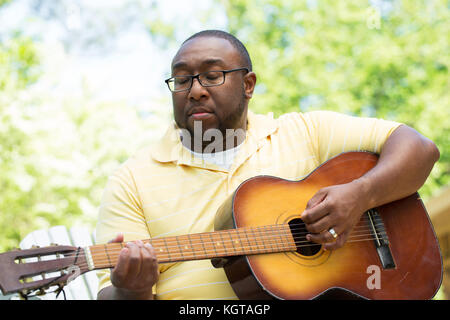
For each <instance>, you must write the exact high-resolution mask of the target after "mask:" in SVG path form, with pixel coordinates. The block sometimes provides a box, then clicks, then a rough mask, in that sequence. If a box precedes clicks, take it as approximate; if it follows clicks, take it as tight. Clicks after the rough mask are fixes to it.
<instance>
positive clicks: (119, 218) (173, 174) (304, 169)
mask: <svg viewBox="0 0 450 320" xmlns="http://www.w3.org/2000/svg"><path fill="white" fill-rule="evenodd" d="M399 125H400V123H396V122H392V121H386V120H380V119H374V118H357V117H351V116H348V115H343V114H339V113H335V112H330V111H314V112H309V113H304V114H302V113H289V114H285V115H283V116H281V117H279V118H278V119H274V118H273V117H272V116H271V115H257V114H253V113H252V112H249V114H248V128H247V133H246V138H245V141H244V142H243V144H242V145H241V148H240V149H239V152H238V154H237V156H236V157H235V159H234V161H233V164H232V165H231V167H230V168H229V169H228V170H227V169H224V168H221V167H218V166H216V165H214V164H210V163H205V162H203V161H202V160H200V159H198V158H193V155H192V153H190V152H189V150H187V149H186V148H183V146H182V144H181V142H180V139H179V133H178V132H177V130H176V127H175V125H171V126H170V128H169V129H168V130H167V132H166V134H165V135H164V137H163V138H162V139H161V140H160V141H159V142H158V143H156V144H155V145H154V146H151V147H148V148H145V149H143V150H140V151H139V152H137V154H136V155H135V156H134V157H132V158H130V159H129V160H127V161H126V162H125V163H124V164H123V165H122V166H121V167H120V168H119V169H118V170H117V171H116V172H115V173H114V174H113V175H112V176H111V177H110V179H109V181H108V183H107V186H106V189H105V192H104V196H103V198H102V202H101V206H100V210H99V219H98V224H97V229H96V232H97V234H96V239H97V243H106V242H108V241H109V240H111V239H113V238H114V237H115V236H116V234H117V233H119V232H122V233H123V234H124V238H125V241H130V240H136V239H149V238H158V237H166V236H175V235H183V234H191V233H199V232H207V231H213V230H214V217H215V213H216V211H217V209H218V208H219V206H220V205H221V204H222V203H223V202H224V201H225V199H226V198H227V197H228V196H229V195H230V194H232V193H233V191H234V190H236V188H237V187H238V186H239V184H241V183H242V182H243V181H245V180H246V179H248V178H251V177H254V176H257V175H272V176H278V177H281V178H284V179H289V180H300V179H303V178H304V177H306V176H307V175H308V174H309V173H310V172H311V171H312V170H314V169H315V168H316V167H317V166H319V165H320V164H321V163H323V162H324V161H326V160H328V159H330V158H332V157H333V156H336V155H338V154H339V153H342V152H345V151H362V150H365V151H372V152H376V153H380V150H381V148H382V147H383V144H384V142H385V141H386V139H387V138H388V136H389V135H390V134H391V133H392V132H393V131H394V130H395V129H396V128H397V127H398V126H399ZM159 269H160V278H159V280H158V282H157V283H156V285H155V287H154V293H155V294H156V299H236V298H237V297H236V295H235V293H234V291H233V289H232V288H231V286H230V284H229V282H228V280H227V277H226V275H225V272H224V271H223V269H221V268H220V269H216V268H214V267H213V266H212V265H211V262H210V261H209V260H200V261H189V262H178V263H170V264H160V265H159ZM98 275H99V279H100V284H99V290H101V289H102V288H104V287H106V286H109V285H111V282H110V279H109V275H110V273H109V269H108V270H100V271H99V272H98Z"/></svg>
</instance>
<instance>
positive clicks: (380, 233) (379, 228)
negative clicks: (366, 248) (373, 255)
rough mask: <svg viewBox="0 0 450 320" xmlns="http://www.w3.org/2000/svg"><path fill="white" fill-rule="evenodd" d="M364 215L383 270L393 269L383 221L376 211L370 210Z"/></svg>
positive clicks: (393, 265)
mask: <svg viewBox="0 0 450 320" xmlns="http://www.w3.org/2000/svg"><path fill="white" fill-rule="evenodd" d="M366 215H367V219H368V224H369V228H370V230H371V233H372V236H373V237H374V242H375V247H376V248H377V253H378V257H379V258H380V261H381V265H382V267H383V269H394V268H395V262H394V258H393V256H392V252H391V249H390V248H389V239H388V235H387V233H386V229H385V227H384V223H383V219H382V218H381V216H380V214H379V213H378V211H377V210H376V209H370V210H369V211H367V212H366Z"/></svg>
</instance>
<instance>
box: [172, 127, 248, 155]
mask: <svg viewBox="0 0 450 320" xmlns="http://www.w3.org/2000/svg"><path fill="white" fill-rule="evenodd" d="M180 136H181V143H182V144H183V146H185V147H186V148H188V149H189V150H192V151H194V152H197V153H216V152H222V151H225V150H229V149H233V148H235V147H237V146H238V145H240V144H241V143H243V142H244V141H245V136H246V128H245V129H242V128H237V129H226V130H225V132H222V131H221V130H219V129H208V130H206V131H205V132H203V131H202V130H196V128H195V124H194V134H193V135H191V133H190V132H189V131H188V130H186V129H182V130H181V134H180Z"/></svg>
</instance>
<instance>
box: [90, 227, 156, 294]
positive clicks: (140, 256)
mask: <svg viewBox="0 0 450 320" xmlns="http://www.w3.org/2000/svg"><path fill="white" fill-rule="evenodd" d="M112 242H123V235H122V234H118V235H117V236H116V238H114V239H113V240H111V241H109V243H112ZM158 276H159V273H158V262H157V259H156V254H155V251H154V249H153V247H152V246H151V245H150V244H148V243H146V244H144V243H143V242H142V241H141V240H137V241H134V242H128V243H127V244H126V246H125V247H124V248H123V249H122V250H121V251H120V254H119V258H118V260H117V264H116V266H115V267H114V269H112V270H111V283H112V286H110V287H106V288H104V289H103V290H101V291H100V292H99V295H98V298H99V299H117V300H118V299H134V300H140V299H153V294H152V287H153V285H154V284H155V283H156V281H157V280H158Z"/></svg>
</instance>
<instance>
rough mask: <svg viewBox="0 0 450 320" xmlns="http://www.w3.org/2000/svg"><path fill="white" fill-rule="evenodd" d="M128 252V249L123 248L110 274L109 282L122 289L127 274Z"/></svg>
mask: <svg viewBox="0 0 450 320" xmlns="http://www.w3.org/2000/svg"><path fill="white" fill-rule="evenodd" d="M129 254H130V250H129V249H128V248H123V249H122V250H121V251H120V253H119V258H118V259H117V263H116V266H115V267H114V269H113V270H112V272H111V281H112V282H113V284H114V285H115V286H116V287H119V288H120V287H122V285H123V282H124V281H125V279H126V277H127V274H128V262H129V259H128V256H129Z"/></svg>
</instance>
